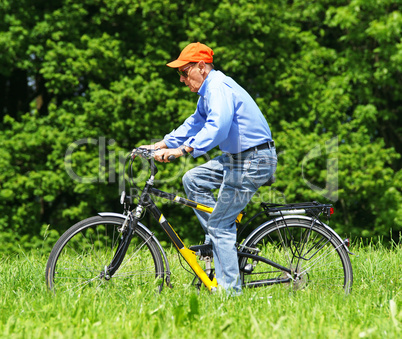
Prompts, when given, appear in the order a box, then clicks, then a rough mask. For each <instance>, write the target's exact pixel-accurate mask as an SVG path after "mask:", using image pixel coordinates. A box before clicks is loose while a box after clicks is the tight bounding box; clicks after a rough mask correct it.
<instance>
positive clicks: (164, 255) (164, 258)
mask: <svg viewBox="0 0 402 339" xmlns="http://www.w3.org/2000/svg"><path fill="white" fill-rule="evenodd" d="M98 215H100V216H101V217H114V218H120V219H123V220H126V217H127V216H125V215H124V214H121V213H115V212H101V213H98ZM137 227H140V228H141V229H142V230H143V231H145V232H146V233H148V234H149V235H150V236H151V237H152V240H154V241H155V243H156V244H157V245H158V247H159V250H160V251H161V253H162V257H163V261H164V262H165V267H166V270H165V273H166V282H167V284H168V286H169V287H171V285H170V275H171V272H170V267H169V262H168V259H167V256H166V253H165V251H164V249H163V247H162V245H161V244H160V242H159V240H158V239H157V238H156V237H155V235H154V234H153V233H152V232H151V231H150V230H149V229H148V227H146V226H145V225H144V224H142V223H140V222H138V223H137Z"/></svg>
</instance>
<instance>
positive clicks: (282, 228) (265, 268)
mask: <svg viewBox="0 0 402 339" xmlns="http://www.w3.org/2000/svg"><path fill="white" fill-rule="evenodd" d="M244 245H245V246H247V248H248V249H247V251H248V253H252V254H256V255H258V256H259V257H263V258H267V259H269V260H271V261H273V262H275V263H277V264H279V265H281V266H283V267H285V268H287V269H289V270H290V272H291V273H289V272H286V271H284V270H281V269H279V268H275V267H273V266H271V265H270V264H268V263H266V262H264V261H262V260H259V259H258V258H257V259H256V258H255V257H254V258H252V259H250V258H246V257H240V259H239V265H240V271H241V275H242V281H243V285H244V286H245V287H257V286H262V285H273V284H281V285H283V286H290V287H291V288H293V289H294V290H298V289H305V288H320V289H325V290H342V289H343V290H344V291H345V293H346V294H348V293H349V292H350V290H351V287H352V282H353V273H352V265H351V263H350V259H349V255H348V253H347V251H346V250H345V248H344V245H343V244H342V243H341V241H340V240H339V239H338V237H336V236H335V235H334V234H333V233H332V232H330V231H329V230H328V229H326V228H325V227H324V226H323V225H321V224H319V223H313V221H312V219H303V218H298V217H294V218H288V219H286V223H285V221H284V220H279V221H277V222H276V223H269V224H268V225H267V226H266V227H262V228H261V230H260V231H258V232H256V234H255V235H253V236H252V237H251V238H250V239H249V240H247V241H246V242H245V243H244ZM250 248H251V249H250ZM244 250H245V249H243V251H244Z"/></svg>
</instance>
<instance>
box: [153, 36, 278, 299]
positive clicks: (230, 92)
mask: <svg viewBox="0 0 402 339" xmlns="http://www.w3.org/2000/svg"><path fill="white" fill-rule="evenodd" d="M213 55H214V53H213V51H212V49H211V48H209V47H208V46H206V45H204V44H201V43H199V42H197V43H192V44H190V45H188V46H187V47H185V48H184V49H183V51H182V52H181V54H180V56H179V57H178V58H177V60H174V61H172V62H170V63H168V64H167V66H169V67H172V68H176V69H177V71H178V73H179V75H180V81H181V82H183V83H184V84H185V85H186V86H187V87H188V88H189V89H190V91H192V92H194V93H198V95H199V99H198V103H197V108H196V110H195V112H194V114H192V115H191V116H190V117H189V118H187V119H186V120H185V121H184V123H183V124H182V125H181V126H180V127H178V128H177V129H175V130H173V131H172V132H171V133H169V134H167V135H166V136H165V137H164V139H163V140H162V141H159V142H157V143H156V144H155V145H153V147H154V148H155V149H157V151H156V152H155V159H156V160H157V161H161V162H168V161H169V160H168V158H169V156H171V155H174V156H175V157H176V158H177V157H180V156H183V155H186V154H191V155H192V156H193V157H194V158H196V157H199V156H201V155H203V154H205V153H206V152H208V151H209V150H211V149H212V148H214V147H215V146H219V148H220V149H221V151H222V152H223V154H222V155H220V156H218V157H216V158H214V159H212V160H210V161H208V162H207V163H205V164H203V165H201V166H198V167H195V168H193V169H191V170H190V171H188V172H187V173H186V174H185V175H184V177H183V184H184V188H185V191H186V194H187V196H188V198H189V199H190V200H193V201H197V202H198V203H202V204H204V205H207V206H210V207H214V210H213V212H212V214H207V213H206V212H201V211H195V213H196V215H197V217H198V219H199V220H200V223H201V225H202V227H203V229H204V231H205V233H206V237H205V244H204V245H200V246H192V247H191V249H194V250H201V251H208V248H211V245H212V249H213V257H214V262H215V274H216V278H217V281H218V284H219V285H220V286H222V287H223V288H224V289H225V290H226V291H227V292H228V293H229V294H231V295H237V294H241V281H240V274H239V266H238V260H237V249H236V223H235V220H236V217H237V216H238V214H239V213H240V212H241V211H242V210H243V209H244V208H245V206H246V205H247V204H248V202H249V201H250V200H251V198H252V196H253V194H254V193H255V192H256V191H257V190H258V188H259V187H260V186H261V185H263V184H264V183H265V182H266V181H268V180H269V179H270V178H271V176H272V175H273V174H274V172H275V170H276V163H277V157H276V151H275V146H274V142H273V139H272V135H271V131H270V128H269V126H268V123H267V121H266V120H265V118H264V116H263V115H262V113H261V111H260V109H259V108H258V106H257V104H256V103H255V101H254V100H253V99H252V98H251V96H250V95H249V94H248V93H247V92H246V91H245V90H244V89H243V88H242V87H240V86H239V85H238V84H237V83H236V82H235V81H234V80H233V79H232V78H230V77H228V76H226V75H225V74H223V73H222V72H220V71H216V70H215V69H214V65H213V64H212V62H213ZM214 189H218V190H219V193H218V196H217V198H215V196H214V194H213V192H212V190H214ZM204 253H205V252H204Z"/></svg>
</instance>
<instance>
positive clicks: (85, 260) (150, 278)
mask: <svg viewBox="0 0 402 339" xmlns="http://www.w3.org/2000/svg"><path fill="white" fill-rule="evenodd" d="M123 221H124V220H123V219H121V218H115V217H109V216H108V217H102V216H95V217H92V218H88V219H85V220H83V221H80V222H78V223H77V224H75V225H73V226H72V227H70V228H69V229H68V230H67V231H66V232H65V233H64V234H63V235H62V236H61V237H60V239H59V240H58V241H57V242H56V244H55V245H54V247H53V249H52V251H51V253H50V255H49V259H48V262H47V265H46V284H47V286H48V288H49V289H50V290H53V291H55V292H56V291H57V292H59V291H61V292H65V291H80V290H82V289H83V288H88V287H92V288H101V287H105V286H108V285H109V286H110V285H116V286H117V287H119V288H125V289H130V288H141V287H143V286H145V285H152V286H155V287H156V289H157V290H158V291H159V292H160V291H161V290H162V287H163V278H164V265H163V260H162V256H161V253H160V250H159V248H158V246H157V244H156V242H155V241H154V240H153V236H152V234H150V233H147V232H146V231H144V230H143V229H142V228H141V227H137V228H136V230H135V232H134V235H133V238H132V239H131V243H130V246H129V248H128V250H127V253H126V255H125V257H124V259H123V262H122V263H121V265H120V267H119V269H118V270H117V271H116V272H115V273H114V274H113V276H111V277H109V276H107V274H105V270H106V268H107V266H108V265H109V264H110V262H111V260H112V258H113V256H114V254H115V252H116V248H117V246H118V244H119V240H120V238H121V233H120V232H119V231H118V229H119V228H120V227H121V226H122V223H123Z"/></svg>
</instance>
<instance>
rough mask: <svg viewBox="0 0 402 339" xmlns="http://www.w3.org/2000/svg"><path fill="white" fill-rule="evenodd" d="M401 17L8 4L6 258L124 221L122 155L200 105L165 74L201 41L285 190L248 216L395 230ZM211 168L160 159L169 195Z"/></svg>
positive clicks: (0, 59)
mask: <svg viewBox="0 0 402 339" xmlns="http://www.w3.org/2000/svg"><path fill="white" fill-rule="evenodd" d="M400 9H401V1H400V0H398V1H394V0H381V1H380V0H352V1H346V0H318V1H314V2H313V1H304V0H294V1H285V0H271V1H263V0H254V1H250V0H247V1H246V0H244V1H243V0H238V1H229V0H220V1H215V0H210V1H203V2H198V1H181V0H171V1H167V0H144V1H136V0H113V1H112V0H81V1H77V0H55V1H51V2H49V1H44V0H35V1H34V0H21V1H18V2H15V1H12V0H2V2H1V3H0V49H1V50H2V53H1V54H0V115H1V119H0V121H1V126H0V131H1V134H0V144H1V147H0V168H1V171H0V240H1V243H2V246H1V251H4V252H10V251H16V250H19V249H20V248H22V249H26V248H30V247H38V246H43V238H44V237H45V238H46V237H47V238H48V239H50V240H52V241H53V240H54V239H55V238H57V236H58V234H59V233H60V232H62V231H64V230H65V229H66V228H67V227H69V226H70V225H71V224H72V223H74V222H77V221H79V220H80V219H83V218H86V217H89V216H92V215H93V214H95V213H97V212H100V211H106V210H109V211H116V212H119V211H121V207H120V205H119V204H118V196H119V193H120V192H119V189H120V186H121V185H120V184H119V182H121V181H122V175H121V172H122V169H121V167H122V165H121V159H122V158H123V155H124V154H125V153H126V152H128V151H129V150H130V149H131V148H133V147H134V146H138V145H140V144H142V143H149V142H151V140H153V139H160V138H162V137H163V135H164V134H165V133H167V132H170V131H171V130H172V129H173V128H175V127H177V126H178V125H179V124H180V123H181V122H182V121H183V120H184V119H185V118H186V117H187V116H188V115H189V114H191V113H192V112H193V110H194V109H195V103H196V100H197V96H196V95H194V94H192V93H190V92H189V91H188V89H187V88H184V86H183V85H182V84H180V83H179V81H178V77H177V75H176V74H175V72H174V71H173V70H171V69H169V68H168V67H166V66H165V64H166V63H167V62H169V61H171V60H173V59H174V58H176V57H177V56H178V54H179V53H180V50H181V49H182V48H183V47H185V46H186V45H187V44H188V43H190V42H194V41H201V42H203V43H206V44H207V45H209V46H210V47H211V48H213V49H214V52H215V60H214V64H215V67H216V68H217V69H220V70H222V71H224V72H225V73H226V74H227V75H229V76H232V77H233V78H234V79H235V80H236V81H238V82H239V83H240V84H241V85H242V86H243V87H245V88H246V89H247V90H248V91H249V93H250V94H251V95H252V96H253V97H254V98H255V99H256V101H257V103H258V105H259V106H260V108H261V110H262V111H263V113H264V114H265V116H266V117H267V120H268V122H269V124H270V126H271V129H272V131H273V135H274V139H275V142H276V144H277V150H278V153H279V164H278V170H277V174H276V176H277V182H276V183H275V185H274V186H273V187H272V188H271V189H270V190H269V189H268V188H261V189H260V192H259V194H258V195H257V196H256V197H255V198H254V199H253V202H254V203H255V204H252V205H251V206H250V208H249V211H250V212H253V211H256V210H257V209H258V202H259V201H261V200H265V201H266V200H270V201H273V202H298V201H308V200H320V201H324V202H332V203H334V206H335V211H336V213H335V214H334V216H333V221H332V222H331V225H332V226H333V227H334V228H335V229H336V230H337V231H338V232H341V233H343V234H348V235H351V236H364V237H370V236H385V237H389V236H396V235H397V233H398V232H400V231H401V230H402V195H401V187H402V172H401V163H402V161H401V156H400V155H401V153H402V148H401V147H402V140H401V138H402V137H401V135H402V133H401V132H402V124H401V119H402V114H401V107H402V102H401V101H402V100H401V96H400V93H402V74H401V73H402V69H401V65H402V41H401V31H402V13H401V10H400ZM214 152H215V151H213V152H211V155H212V153H214ZM203 161H205V159H198V160H190V159H187V160H181V161H180V162H178V163H177V164H168V165H160V166H159V169H160V174H159V178H160V179H162V178H163V179H165V180H162V181H161V182H160V183H159V187H160V188H162V189H166V190H170V191H177V192H182V188H181V180H180V178H181V176H182V175H183V173H184V171H185V170H186V169H188V168H190V167H192V166H194V165H195V164H197V163H200V162H203ZM137 166H138V167H137V170H138V171H139V172H140V171H141V168H140V166H139V165H137ZM78 177H79V178H81V180H77V178H78ZM82 179H84V180H82ZM181 194H183V193H181ZM164 212H166V216H167V217H168V218H171V223H172V224H173V225H174V226H176V225H178V226H177V227H176V228H177V231H178V232H179V233H180V234H181V236H182V237H184V238H188V239H190V240H192V241H197V240H196V239H200V238H198V237H200V235H201V228H200V226H199V225H198V222H197V220H196V218H195V216H194V215H193V213H192V211H191V210H190V209H182V208H181V207H173V206H169V208H168V209H167V210H165V211H164ZM146 218H147V219H146V220H145V221H144V222H145V223H146V224H149V223H150V224H151V227H153V228H155V227H156V223H155V222H154V221H152V220H151V218H149V216H147V217H146ZM49 243H51V241H50V242H49Z"/></svg>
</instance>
